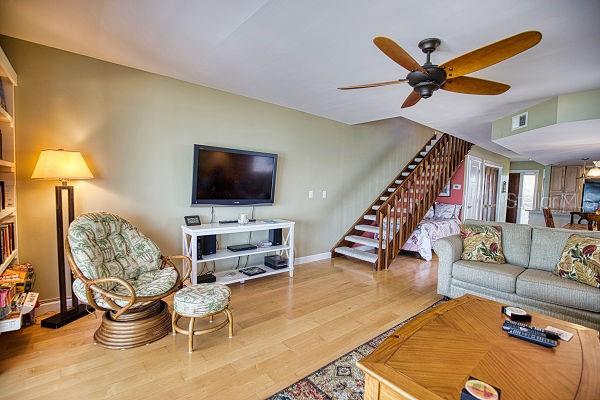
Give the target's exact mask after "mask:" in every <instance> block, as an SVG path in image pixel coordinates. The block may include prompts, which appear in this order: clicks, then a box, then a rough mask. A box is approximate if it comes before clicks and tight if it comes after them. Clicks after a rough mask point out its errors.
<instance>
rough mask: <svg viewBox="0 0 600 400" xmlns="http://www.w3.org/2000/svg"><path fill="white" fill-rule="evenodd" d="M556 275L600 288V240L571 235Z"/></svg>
mask: <svg viewBox="0 0 600 400" xmlns="http://www.w3.org/2000/svg"><path fill="white" fill-rule="evenodd" d="M554 273H555V274H556V275H558V276H560V277H562V278H567V279H572V280H574V281H577V282H581V283H585V284H586V285H590V286H593V287H597V288H600V239H597V238H591V237H587V236H580V235H571V236H569V239H568V240H567V243H565V247H564V249H563V252H562V256H561V257H560V261H559V262H558V263H557V264H556V267H555V268H554Z"/></svg>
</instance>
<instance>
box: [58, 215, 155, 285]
mask: <svg viewBox="0 0 600 400" xmlns="http://www.w3.org/2000/svg"><path fill="white" fill-rule="evenodd" d="M68 237H69V243H70V245H71V252H72V253H73V260H74V261H75V264H76V265H77V268H79V270H80V271H81V273H82V274H83V275H84V276H85V277H86V278H89V279H96V278H106V277H116V278H122V279H125V280H130V279H137V277H138V276H139V275H140V274H142V273H144V272H149V271H154V270H157V269H159V267H160V264H161V259H160V250H159V249H158V247H157V246H156V245H155V244H154V243H153V242H152V241H151V240H150V239H148V238H147V237H146V236H144V234H142V233H141V232H140V231H139V230H138V229H137V228H136V227H135V226H133V225H131V224H130V223H129V222H127V221H126V220H124V219H123V218H121V217H119V216H118V215H115V214H109V213H103V212H100V213H89V214H84V215H81V216H79V217H78V218H77V219H76V220H75V221H73V222H72V223H71V226H70V227H69V233H68ZM106 286H107V287H106V289H107V290H110V289H111V288H112V287H114V284H109V285H106Z"/></svg>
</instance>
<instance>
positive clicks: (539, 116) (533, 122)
mask: <svg viewBox="0 0 600 400" xmlns="http://www.w3.org/2000/svg"><path fill="white" fill-rule="evenodd" d="M557 107H558V99H557V98H556V97H555V98H553V99H550V100H547V101H544V102H542V103H539V104H536V105H535V106H532V107H530V108H528V109H526V110H523V111H519V112H517V113H514V114H511V115H509V116H507V117H504V118H500V119H499V120H496V121H494V122H492V140H494V139H500V138H503V137H507V136H512V135H517V134H519V133H523V132H527V131H530V130H532V129H537V128H541V127H543V126H548V125H552V124H555V123H556V110H557ZM525 111H527V112H528V113H529V114H528V116H527V119H528V121H527V126H526V127H524V128H521V129H516V130H514V131H511V127H512V117H513V115H518V114H521V113H522V112H525Z"/></svg>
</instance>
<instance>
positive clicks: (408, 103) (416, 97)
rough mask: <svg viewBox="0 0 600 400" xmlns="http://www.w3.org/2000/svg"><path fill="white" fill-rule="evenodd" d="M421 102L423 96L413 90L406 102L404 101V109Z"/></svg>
mask: <svg viewBox="0 0 600 400" xmlns="http://www.w3.org/2000/svg"><path fill="white" fill-rule="evenodd" d="M419 100H421V95H420V94H419V93H418V92H417V91H416V90H413V91H412V92H410V94H409V95H408V97H407V98H406V100H404V103H402V108H406V107H412V106H414V105H415V104H417V103H418V102H419Z"/></svg>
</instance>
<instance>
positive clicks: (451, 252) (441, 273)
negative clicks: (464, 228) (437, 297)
mask: <svg viewBox="0 0 600 400" xmlns="http://www.w3.org/2000/svg"><path fill="white" fill-rule="evenodd" d="M433 250H434V251H435V254H437V256H438V258H439V261H438V289H437V291H438V293H439V294H442V295H444V296H450V281H451V280H452V264H454V262H456V261H458V260H460V256H461V254H462V251H463V243H462V239H461V237H460V235H452V236H446V237H445V238H441V239H439V240H436V241H435V242H434V243H433Z"/></svg>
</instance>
